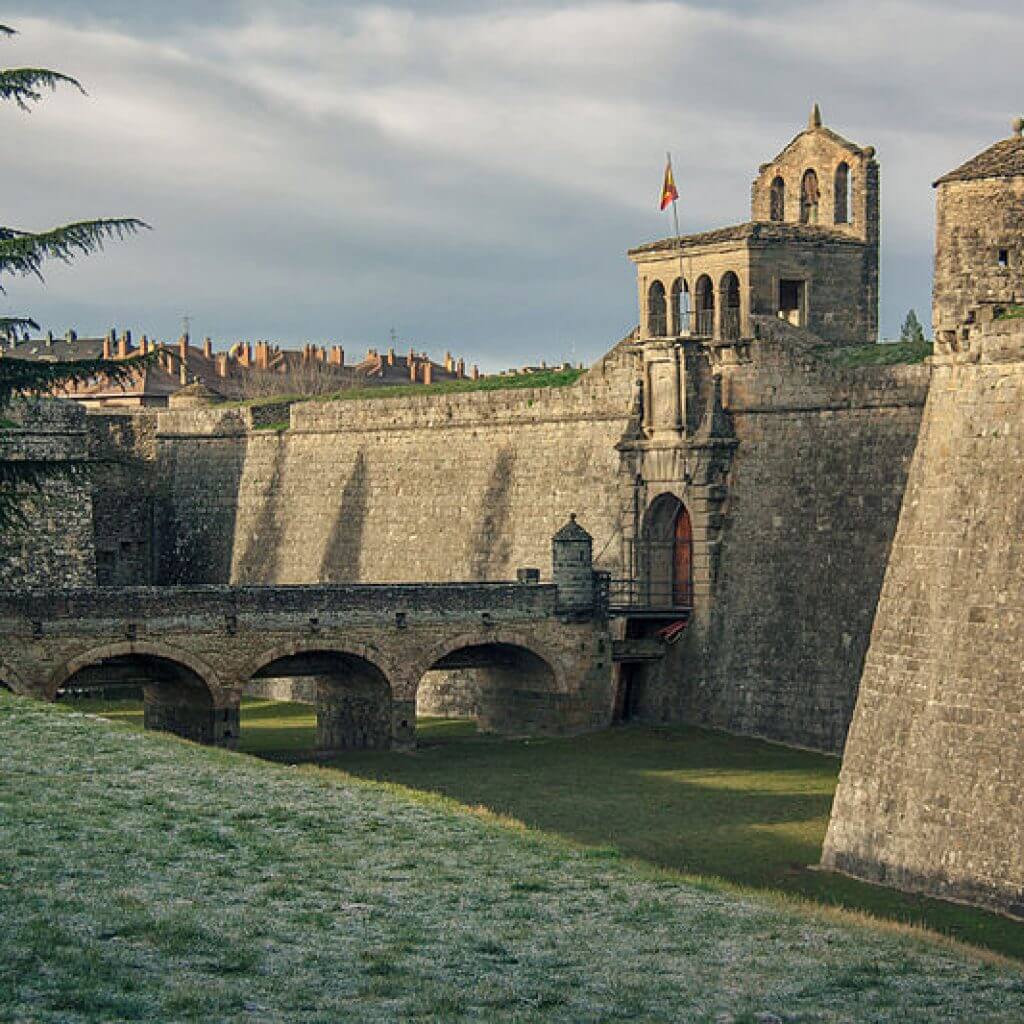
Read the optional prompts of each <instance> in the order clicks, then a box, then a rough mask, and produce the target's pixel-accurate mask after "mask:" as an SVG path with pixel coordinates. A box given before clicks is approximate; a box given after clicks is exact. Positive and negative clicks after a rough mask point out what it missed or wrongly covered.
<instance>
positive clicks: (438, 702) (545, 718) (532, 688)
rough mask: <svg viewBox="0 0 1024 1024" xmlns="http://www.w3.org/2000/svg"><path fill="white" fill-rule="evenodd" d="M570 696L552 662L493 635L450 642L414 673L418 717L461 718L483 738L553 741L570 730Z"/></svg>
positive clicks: (511, 638) (521, 643)
mask: <svg viewBox="0 0 1024 1024" xmlns="http://www.w3.org/2000/svg"><path fill="white" fill-rule="evenodd" d="M573 697H574V695H573V694H571V693H570V692H568V690H567V688H566V686H565V680H564V677H563V675H562V673H561V671H560V669H559V667H558V664H557V661H556V659H554V658H553V657H551V656H550V655H548V654H546V652H543V651H541V650H540V649H539V646H538V645H537V644H536V643H534V642H533V641H531V640H529V639H528V638H525V637H522V636H519V635H515V634H508V633H502V632H498V631H495V632H494V633H492V634H489V635H484V636H481V635H479V634H470V635H464V636H460V637H455V638H451V639H449V640H447V641H445V642H444V643H443V644H440V645H438V646H437V647H435V648H434V649H433V650H432V651H431V652H430V654H429V655H428V656H427V657H426V658H425V659H423V661H422V662H421V663H420V666H419V669H418V672H417V694H416V700H417V713H418V714H436V715H440V716H442V717H465V718H472V719H474V720H475V721H476V724H477V728H478V729H479V730H480V731H481V732H487V733H494V734H497V735H503V736H534V735H545V734H548V735H551V734H559V733H563V732H565V731H567V729H568V728H570V727H571V724H572V721H571V719H572V714H573V708H574V704H575V702H574V699H573Z"/></svg>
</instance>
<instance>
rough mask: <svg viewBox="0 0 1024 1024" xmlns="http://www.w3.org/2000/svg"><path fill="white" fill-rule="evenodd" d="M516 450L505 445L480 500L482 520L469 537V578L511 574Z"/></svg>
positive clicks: (478, 578)
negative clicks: (513, 479) (513, 480)
mask: <svg viewBox="0 0 1024 1024" xmlns="http://www.w3.org/2000/svg"><path fill="white" fill-rule="evenodd" d="M515 463H516V452H515V449H514V448H511V447H505V448H502V449H501V450H500V451H499V452H498V457H497V458H496V459H495V460H494V468H493V469H492V470H491V475H490V479H489V480H488V482H487V488H486V490H485V491H484V495H483V500H482V501H481V503H480V516H479V524H478V526H477V528H476V530H474V531H473V534H472V535H471V538H470V548H469V566H470V579H473V580H495V579H503V578H504V577H506V576H507V575H508V569H509V563H510V561H511V558H512V473H513V470H514V469H515Z"/></svg>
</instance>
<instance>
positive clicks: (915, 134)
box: [0, 0, 1024, 369]
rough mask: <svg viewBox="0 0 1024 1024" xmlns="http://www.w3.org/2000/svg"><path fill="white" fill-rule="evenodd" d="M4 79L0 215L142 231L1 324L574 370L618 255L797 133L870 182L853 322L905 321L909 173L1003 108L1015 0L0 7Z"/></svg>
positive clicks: (35, 1)
mask: <svg viewBox="0 0 1024 1024" xmlns="http://www.w3.org/2000/svg"><path fill="white" fill-rule="evenodd" d="M0 21H2V22H7V23H10V24H12V25H14V26H15V27H16V28H18V29H19V30H20V35H18V36H16V37H15V38H14V39H13V40H12V41H9V42H0V61H2V63H3V64H5V65H7V66H24V65H41V66H47V67H52V68H55V69H57V70H60V71H63V72H65V73H68V74H72V75H74V76H75V77H77V78H79V79H80V80H81V81H82V82H83V84H84V85H85V86H86V88H87V89H88V91H89V96H88V97H82V96H80V95H78V94H76V93H74V92H72V91H62V92H61V93H59V94H58V95H56V96H54V97H52V98H51V97H48V98H47V99H46V101H45V102H44V103H43V104H41V105H40V106H38V107H37V108H36V109H35V111H34V112H33V113H32V114H30V115H25V114H21V113H19V112H18V111H17V110H16V109H15V108H14V107H13V106H12V105H6V104H5V105H4V106H3V108H0V118H2V125H3V127H2V134H0V139H2V140H3V143H2V145H0V180H2V182H3V191H2V197H0V223H4V224H10V225H13V226H18V227H23V228H29V229H41V228H44V227H48V226H51V225H53V224H56V223H62V222H65V221H67V220H73V219H80V218H83V217H92V216H106V215H128V214H130V215H134V216H139V217H142V218H144V219H145V220H147V221H148V222H150V223H151V224H152V225H153V228H154V230H153V231H152V232H151V233H147V234H146V235H145V237H141V238H137V239H134V240H132V241H129V242H126V243H124V244H121V245H115V246H111V247H110V248H109V249H108V250H107V252H106V253H105V254H104V255H102V256H99V257H94V258H90V259H88V260H83V261H79V262H77V263H76V264H75V265H74V266H73V267H69V268H64V267H55V268H53V269H52V270H51V271H50V272H49V274H48V276H47V282H46V284H45V286H41V285H38V284H35V283H33V282H26V281H14V282H10V281H8V282H7V286H8V287H7V295H6V296H0V309H2V310H4V311H5V312H11V313H14V312H19V313H20V312H31V313H32V314H34V315H35V316H36V318H37V319H40V320H41V321H42V322H43V323H44V326H46V327H50V328H51V329H53V330H54V332H55V333H63V331H64V330H65V329H66V328H67V327H68V326H75V327H77V328H78V329H79V331H80V332H99V331H102V330H104V329H106V328H107V327H109V326H114V325H117V326H119V327H124V326H131V327H133V328H134V329H135V330H136V331H148V332H149V333H150V334H155V335H156V336H159V337H170V336H173V335H175V334H176V333H177V332H178V331H179V330H180V327H181V322H182V321H181V318H182V315H183V314H188V315H189V316H191V318H192V330H193V335H194V336H203V335H207V334H209V335H211V336H213V337H214V338H215V339H218V340H225V341H230V340H234V339H238V338H273V339H278V340H281V341H284V342H286V343H301V342H303V341H306V340H313V341H324V340H328V339H330V340H333V341H342V342H343V343H344V344H345V345H346V348H347V349H348V350H349V351H351V352H353V353H355V352H358V351H360V350H362V349H365V347H367V346H368V345H375V346H386V345H387V344H388V337H389V332H390V330H391V329H392V328H394V330H395V331H397V333H398V337H399V339H400V343H401V344H409V343H412V344H415V345H416V347H417V348H425V349H429V350H431V351H433V352H443V350H444V349H445V348H450V349H452V350H453V351H455V352H458V353H462V354H464V355H465V356H466V357H467V359H469V361H471V362H479V363H480V364H481V366H484V367H486V368H489V369H496V368H501V367H504V366H510V365H513V364H519V363H523V362H530V361H535V360H539V359H541V358H547V359H548V360H549V361H550V360H557V359H560V358H569V357H571V356H574V357H575V358H578V359H592V358H594V357H596V356H598V355H599V354H600V353H601V352H602V351H604V350H605V349H606V348H608V347H609V346H610V345H611V344H612V343H614V342H615V341H616V340H617V339H618V338H619V337H621V336H622V335H623V334H624V333H625V332H626V331H627V330H629V329H630V328H631V326H632V325H633V324H634V323H635V322H636V311H635V308H634V307H635V286H634V283H633V275H632V267H631V265H630V263H629V262H628V260H627V259H626V257H625V250H626V249H627V248H628V247H630V246H631V245H635V244H638V243H640V242H644V241H649V240H652V239H654V238H658V237H663V236H664V235H666V234H668V233H669V232H670V228H669V222H668V219H667V215H666V214H661V213H659V212H658V210H657V198H658V193H659V189H660V184H661V174H662V170H663V166H664V154H665V150H666V149H671V150H672V151H673V155H674V158H675V163H676V167H677V177H678V179H679V183H680V186H681V193H682V201H681V206H680V215H681V218H682V221H683V228H684V230H687V231H696V230H702V229H705V228H710V227H715V226H719V225H723V224H730V223H736V222H739V221H742V220H745V219H747V217H748V216H749V208H748V204H749V188H750V181H751V179H752V178H753V176H754V174H755V173H756V170H757V167H758V164H760V163H761V162H763V161H764V160H768V159H770V158H771V157H772V156H774V154H775V153H776V152H777V151H778V150H779V149H781V148H782V146H783V145H784V144H785V143H786V142H788V141H789V139H790V138H791V137H792V136H793V135H794V134H795V133H796V132H797V131H799V130H800V129H801V128H802V127H803V126H804V124H805V123H806V119H807V114H808V110H809V108H810V106H811V103H812V102H813V101H815V100H817V101H818V102H820V103H821V106H822V109H823V112H824V115H825V122H826V124H829V125H830V126H832V127H834V128H835V129H836V130H838V131H840V132H841V133H843V134H844V135H846V136H848V137H849V138H851V139H853V140H854V141H856V142H859V143H861V144H862V145H868V144H871V145H874V146H875V147H876V149H877V150H878V156H879V160H880V162H881V166H882V193H883V263H882V275H883V281H882V325H883V333H886V334H892V333H894V332H897V331H898V328H899V323H900V321H901V319H902V316H903V314H904V313H905V312H906V310H907V309H908V307H910V306H914V307H916V308H917V310H918V312H919V313H921V314H922V317H921V318H922V320H925V321H927V319H928V317H927V315H926V314H927V310H928V307H929V289H930V276H931V257H932V252H931V250H932V220H933V193H932V190H931V188H930V187H929V186H930V182H931V181H932V180H933V179H934V178H935V177H937V176H938V175H939V174H941V173H943V172H944V171H946V170H948V169H950V168H951V167H953V166H955V165H957V164H958V163H960V162H961V161H962V160H963V159H965V158H967V157H968V156H971V155H973V154H974V153H975V152H977V151H978V150H980V149H982V148H983V147H985V146H987V145H988V144H989V143H991V142H992V141H994V140H995V139H997V138H1002V137H1004V136H1006V135H1008V134H1009V124H1010V121H1011V119H1012V118H1013V117H1014V116H1015V115H1016V114H1018V113H1021V112H1024V88H1022V87H1021V86H1020V70H1019V68H1020V52H1021V49H1022V44H1024V13H1021V8H1020V4H1019V0H973V2H972V3H971V4H969V5H967V4H963V3H962V2H960V0H956V2H946V0H907V2H892V3H890V2H878V3H872V2H870V0H869V2H865V0H857V2H852V0H851V2H832V0H816V2H811V3H808V2H803V0H772V2H770V3H760V2H753V0H732V2H721V3H710V2H702V0H689V2H686V3H670V2H656V3H647V2H598V3H585V2H577V3H558V2H554V0H548V2H539V0H538V2H530V0H524V2H518V3H515V4H509V3H501V4H498V3H491V2H489V0H474V2H469V0H446V2H444V3H428V2H425V0H421V2H416V0H406V2H402V0H392V2H390V3H372V2H371V3H352V2H344V0H310V2H306V3H302V2H295V0H289V2H288V3H287V4H284V3H263V2H258V0H256V2H237V3H231V2H229V3H217V2H212V0H210V2H208V0H176V2H175V3H173V4H172V3H168V2H166V0H125V2H121V0H91V2H89V3H85V2H84V0H52V2H51V0H48V2H44V3H42V4H40V3H39V0H32V2H18V0H10V2H9V3H7V4H6V5H5V6H4V9H3V11H2V12H0Z"/></svg>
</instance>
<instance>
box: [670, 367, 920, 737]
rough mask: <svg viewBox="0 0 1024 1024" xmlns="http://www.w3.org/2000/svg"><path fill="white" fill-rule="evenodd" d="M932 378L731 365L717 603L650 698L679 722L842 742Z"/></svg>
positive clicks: (903, 372) (703, 613) (673, 654)
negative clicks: (731, 436)
mask: <svg viewBox="0 0 1024 1024" xmlns="http://www.w3.org/2000/svg"><path fill="white" fill-rule="evenodd" d="M928 376H929V371H928V369H927V368H926V367H923V366H917V367H896V368H885V369H864V370H859V371H850V372H839V371H836V370H831V369H829V368H826V367H820V366H819V367H817V368H815V367H813V366H805V367H804V368H803V369H802V370H800V371H799V372H797V368H796V367H794V366H787V365H785V364H781V363H780V364H779V365H777V366H775V367H772V366H770V365H760V366H756V365H749V366H740V367H734V368H732V369H731V370H730V371H729V372H728V373H727V375H726V380H725V382H724V399H725V407H726V409H727V411H728V413H729V414H730V418H731V422H732V425H733V429H734V431H735V435H736V438H737V439H738V440H739V445H738V446H737V448H736V452H735V456H734V459H733V463H732V467H731V470H730V473H729V481H728V488H727V497H726V500H725V504H724V506H723V508H722V513H721V514H722V522H721V543H720V548H719V554H718V557H717V565H716V566H715V567H714V584H713V588H712V594H711V597H710V607H709V608H706V609H698V613H699V618H700V619H701V620H702V622H703V623H704V625H705V627H706V628H705V629H704V630H703V631H702V630H700V629H697V630H694V631H692V635H689V636H686V637H685V638H684V640H683V641H681V642H680V643H678V644H676V645H674V646H673V647H671V648H669V650H668V654H667V657H666V660H665V666H664V669H663V670H662V671H663V673H664V676H663V677H664V678H665V683H666V684H667V685H665V686H664V689H663V690H662V691H661V692H660V693H659V692H655V693H653V694H652V695H651V699H652V700H653V701H654V702H655V706H656V705H657V702H658V701H659V700H660V701H661V702H662V703H663V705H664V707H665V709H666V712H667V715H666V717H684V718H686V719H688V720H691V721H697V722H703V723H706V724H708V725H713V726H717V727H721V728H725V729H728V730H730V731H735V732H739V733H744V734H748V735H758V736H764V737H767V738H770V739H774V740H780V741H782V742H786V743H793V744H797V745H800V746H807V747H814V748H816V749H820V750H826V751H840V750H841V749H842V747H843V743H844V739H845V735H846V730H847V727H848V725H849V721H850V717H851V715H852V713H853V707H854V701H855V699H856V694H857V686H858V681H859V679H860V673H861V667H862V664H863V659H864V654H865V651H866V650H867V645H868V639H869V637H870V632H871V623H872V619H873V616H874V612H875V606H876V603H877V599H878V593H879V590H880V588H881V584H882V578H883V574H884V572H885V565H886V561H887V558H888V555H889V549H890V544H891V542H892V537H893V535H894V533H895V528H896V522H897V518H898V515H899V509H900V503H901V500H902V497H903V491H904V487H905V481H906V476H907V472H908V469H909V464H910V459H911V456H912V453H913V450H914V444H915V440H916V437H917V431H918V428H919V422H920V417H921V410H922V407H923V404H924V398H925V393H926V389H927V382H928ZM698 625H699V623H698ZM673 680H674V686H673ZM673 690H674V691H675V693H676V694H677V695H678V696H677V697H676V698H675V699H677V700H679V701H680V702H681V707H680V708H679V709H678V710H676V709H674V708H673V707H672V699H673V698H672V691H673Z"/></svg>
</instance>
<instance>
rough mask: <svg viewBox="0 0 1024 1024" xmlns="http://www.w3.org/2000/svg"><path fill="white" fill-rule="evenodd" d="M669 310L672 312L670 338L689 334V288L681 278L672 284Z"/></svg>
mask: <svg viewBox="0 0 1024 1024" xmlns="http://www.w3.org/2000/svg"><path fill="white" fill-rule="evenodd" d="M671 299H672V301H671V303H670V308H671V310H672V336H673V337H675V338H678V337H679V336H680V335H681V334H689V333H690V332H691V328H690V286H689V285H688V284H687V283H686V280H685V279H684V278H682V277H677V278H676V279H675V280H674V281H673V282H672V294H671Z"/></svg>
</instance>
